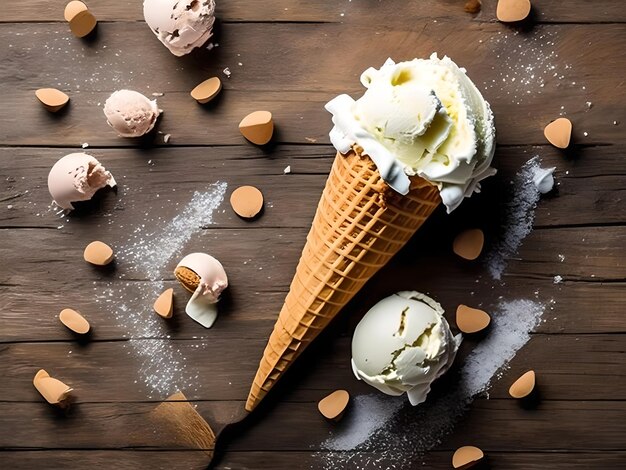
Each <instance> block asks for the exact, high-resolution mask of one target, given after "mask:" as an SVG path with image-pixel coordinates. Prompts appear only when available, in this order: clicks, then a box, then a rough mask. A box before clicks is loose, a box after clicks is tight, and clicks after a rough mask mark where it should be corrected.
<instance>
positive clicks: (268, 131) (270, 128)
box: [239, 111, 274, 145]
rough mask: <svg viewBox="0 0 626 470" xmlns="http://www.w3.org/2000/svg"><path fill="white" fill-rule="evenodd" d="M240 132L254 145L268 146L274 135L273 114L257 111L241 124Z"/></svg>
mask: <svg viewBox="0 0 626 470" xmlns="http://www.w3.org/2000/svg"><path fill="white" fill-rule="evenodd" d="M239 131H240V132H241V134H242V135H243V136H244V137H245V138H246V139H248V140H249V141H250V142H252V143H253V144H257V145H265V144H267V143H268V142H269V141H270V139H271V138H272V134H273V133H274V122H273V121H272V113H270V112H269V111H255V112H253V113H250V114H248V115H247V116H246V117H245V118H243V119H242V120H241V122H240V123H239Z"/></svg>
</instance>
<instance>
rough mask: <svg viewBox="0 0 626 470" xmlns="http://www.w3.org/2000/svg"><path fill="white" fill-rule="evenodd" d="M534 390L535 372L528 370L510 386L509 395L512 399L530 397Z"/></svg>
mask: <svg viewBox="0 0 626 470" xmlns="http://www.w3.org/2000/svg"><path fill="white" fill-rule="evenodd" d="M534 388H535V371H534V370H529V371H528V372H526V373H525V374H524V375H522V376H521V377H520V378H519V379H517V380H516V381H515V382H514V383H513V385H511V388H509V395H511V396H512V397H513V398H524V397H527V396H528V395H530V394H531V392H532V391H533V389H534Z"/></svg>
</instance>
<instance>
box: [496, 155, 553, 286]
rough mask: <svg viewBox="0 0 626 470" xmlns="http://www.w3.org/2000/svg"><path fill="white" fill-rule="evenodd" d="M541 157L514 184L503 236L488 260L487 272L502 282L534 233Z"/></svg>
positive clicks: (500, 236) (523, 168)
mask: <svg viewBox="0 0 626 470" xmlns="http://www.w3.org/2000/svg"><path fill="white" fill-rule="evenodd" d="M539 162H540V160H539V157H538V156H536V157H534V158H531V159H530V160H528V161H527V162H526V163H525V164H524V165H523V166H522V168H521V169H520V171H519V172H518V173H517V174H516V175H515V179H514V180H513V181H512V182H511V184H512V187H513V192H512V195H511V197H510V198H509V200H508V201H507V202H506V204H505V205H504V217H503V220H502V222H501V224H500V227H501V228H500V234H499V236H498V237H497V238H496V240H495V241H494V243H493V245H492V247H491V249H490V251H489V252H488V253H487V255H486V256H485V262H486V264H487V270H488V271H489V274H491V277H493V278H494V279H497V280H499V279H500V278H501V277H502V273H503V272H504V270H505V269H506V266H507V264H508V262H509V259H511V257H513V256H514V255H515V254H516V253H517V250H518V249H519V247H520V245H521V244H522V241H523V240H524V238H526V237H527V236H528V234H529V233H530V232H531V231H532V228H533V222H534V220H535V207H536V206H537V202H538V201H539V196H540V193H539V190H538V189H537V187H536V186H535V184H534V182H533V180H534V178H535V175H537V174H538V173H539V172H541V167H540V166H539Z"/></svg>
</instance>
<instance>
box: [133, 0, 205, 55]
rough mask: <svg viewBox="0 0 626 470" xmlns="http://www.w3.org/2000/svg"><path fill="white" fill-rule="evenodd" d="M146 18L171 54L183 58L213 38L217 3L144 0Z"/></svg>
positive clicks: (187, 0) (195, 0)
mask: <svg viewBox="0 0 626 470" xmlns="http://www.w3.org/2000/svg"><path fill="white" fill-rule="evenodd" d="M143 16H144V18H145V20H146V23H148V26H150V29H151V30H152V32H153V33H154V34H155V35H156V37H157V38H159V41H161V42H162V43H163V44H164V45H165V46H166V47H167V48H168V49H169V50H170V52H171V53H172V54H174V55H175V56H178V57H180V56H183V55H185V54H189V53H190V52H191V51H192V50H193V49H194V48H196V47H200V46H202V45H203V44H204V43H205V42H206V41H207V40H208V39H209V38H210V37H211V36H212V35H213V23H214V22H215V1H214V0H144V2H143Z"/></svg>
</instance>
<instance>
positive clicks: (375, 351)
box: [352, 292, 461, 405]
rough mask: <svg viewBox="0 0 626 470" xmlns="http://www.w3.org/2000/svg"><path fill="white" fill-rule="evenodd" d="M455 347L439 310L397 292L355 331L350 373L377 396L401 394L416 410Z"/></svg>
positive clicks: (456, 339) (430, 301)
mask: <svg viewBox="0 0 626 470" xmlns="http://www.w3.org/2000/svg"><path fill="white" fill-rule="evenodd" d="M460 343H461V335H457V336H456V337H454V336H453V335H452V331H450V326H449V325H448V322H447V321H446V319H445V318H444V316H443V309H442V308H441V305H439V304H438V303H437V302H435V301H434V300H433V299H431V298H430V297H427V296H425V295H424V294H420V293H418V292H398V293H397V294H394V295H391V296H389V297H387V298H385V299H383V300H381V301H380V302H378V303H377V304H376V305H374V306H373V307H372V308H371V309H370V310H369V311H368V312H367V313H366V314H365V316H364V317H363V319H362V320H361V321H360V323H359V324H358V325H357V327H356V330H355V331H354V336H353V337H352V370H353V372H354V375H355V376H356V378H357V379H359V380H363V381H365V382H366V383H368V384H369V385H371V386H372V387H375V388H377V389H378V390H380V391H381V392H383V393H386V394H387V395H394V396H397V395H402V394H403V393H406V394H407V397H408V398H409V401H410V402H411V404H412V405H418V404H420V403H422V402H424V401H425V400H426V396H427V395H428V392H430V386H431V384H432V383H433V382H434V381H435V380H436V379H437V378H439V377H440V376H441V375H443V374H444V373H445V372H446V371H447V370H448V369H449V368H450V366H451V365H452V362H453V361H454V358H455V356H456V352H457V350H458V347H459V344H460Z"/></svg>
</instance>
